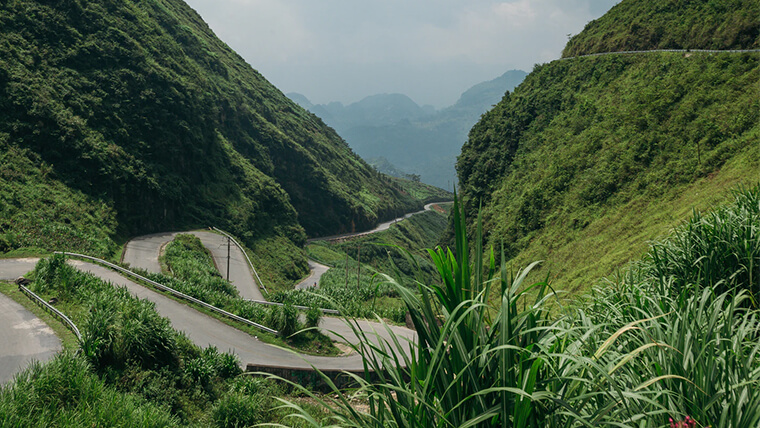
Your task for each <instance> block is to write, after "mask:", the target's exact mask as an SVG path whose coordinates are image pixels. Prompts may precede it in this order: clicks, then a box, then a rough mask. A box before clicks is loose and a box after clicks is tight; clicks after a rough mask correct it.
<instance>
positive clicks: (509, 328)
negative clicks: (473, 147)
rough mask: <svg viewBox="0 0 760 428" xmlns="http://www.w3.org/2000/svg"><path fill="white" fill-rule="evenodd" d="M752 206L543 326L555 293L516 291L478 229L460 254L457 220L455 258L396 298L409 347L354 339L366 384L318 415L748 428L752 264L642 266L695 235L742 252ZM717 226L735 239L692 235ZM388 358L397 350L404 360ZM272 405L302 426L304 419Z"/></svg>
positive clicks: (754, 362) (338, 420) (753, 363)
mask: <svg viewBox="0 0 760 428" xmlns="http://www.w3.org/2000/svg"><path fill="white" fill-rule="evenodd" d="M758 197H760V186H757V187H754V188H752V189H749V190H745V191H740V192H738V193H737V197H736V200H735V203H734V205H732V206H729V207H727V208H726V209H722V210H717V211H715V215H714V216H695V217H694V218H693V219H692V222H690V223H689V224H686V225H684V226H682V227H681V228H679V229H678V230H677V231H676V232H674V234H673V235H672V236H671V237H669V238H666V239H665V240H663V241H662V242H660V243H658V244H655V245H653V246H652V250H651V252H650V253H649V254H648V255H647V256H646V257H644V258H643V259H642V260H641V261H640V262H637V263H634V264H632V265H631V266H630V267H629V268H627V269H626V270H623V271H621V273H620V274H619V275H617V276H616V277H613V278H611V279H609V280H608V281H606V282H605V283H603V284H601V285H600V286H599V287H598V288H596V289H595V291H594V293H593V294H592V295H591V296H590V297H589V300H588V303H587V304H585V305H581V306H579V307H576V308H573V309H571V308H567V307H566V308H563V309H562V308H561V310H560V311H559V313H560V314H561V315H560V316H556V315H551V314H552V313H553V312H555V311H556V309H554V310H553V308H552V306H557V305H561V303H562V300H561V299H560V297H559V295H558V294H557V293H556V292H555V291H554V290H555V288H556V287H557V286H558V285H557V284H549V283H548V282H546V281H539V282H535V283H529V282H527V280H526V278H527V277H528V274H529V272H530V271H531V270H532V269H533V268H534V267H535V264H532V265H530V266H528V267H527V268H525V269H523V270H520V271H518V272H515V273H514V274H512V272H511V271H510V269H509V268H508V266H507V264H506V262H505V257H504V255H503V252H501V251H499V252H494V251H484V249H483V242H482V235H481V232H480V229H479V227H478V228H477V229H478V231H477V233H476V235H475V237H476V239H475V242H474V245H472V246H470V244H469V243H468V241H467V238H466V234H465V226H464V220H463V216H462V215H461V214H460V213H459V212H458V211H457V213H456V214H455V219H454V222H455V230H456V234H455V236H456V244H455V249H456V251H455V252H452V251H444V250H443V249H440V248H439V249H437V250H435V251H432V250H431V252H430V255H431V258H432V259H433V260H434V261H435V263H436V266H437V267H438V269H439V272H440V275H441V280H442V281H441V284H433V285H423V284H420V285H419V292H420V295H421V298H420V297H418V296H417V295H415V293H413V292H411V291H409V290H408V289H406V288H405V287H402V286H397V289H398V292H399V294H400V295H401V296H402V297H403V299H404V301H405V303H406V305H407V308H408V309H409V312H410V315H411V317H412V320H413V322H414V324H415V327H416V329H417V333H418V335H419V342H418V343H416V344H407V343H405V342H402V341H401V339H396V340H397V341H398V342H393V341H392V342H390V343H385V344H382V343H381V344H379V345H373V344H372V342H371V341H368V340H365V341H362V343H360V344H359V345H357V346H356V350H357V352H361V353H362V354H363V355H364V356H365V361H366V364H367V366H366V369H367V370H368V371H369V370H372V371H374V372H375V375H376V376H377V380H372V381H370V380H367V379H370V378H369V377H361V376H357V377H356V381H357V383H358V385H359V386H358V387H357V388H355V389H351V390H349V391H338V390H337V389H336V391H335V394H336V395H335V397H337V398H335V399H328V400H323V401H322V405H323V408H324V409H325V410H326V411H328V412H330V418H331V419H330V421H331V422H332V423H334V424H335V425H337V426H405V427H413V426H420V427H421V426H438V427H447V426H451V427H460V426H504V427H538V426H541V427H569V426H616V427H663V426H668V424H673V425H674V424H675V423H676V422H679V421H688V423H689V424H693V425H695V426H700V427H706V426H711V427H747V428H749V427H756V426H757V425H758V423H760V389H758V386H760V343H758V341H757V337H758V334H760V312H758V308H757V306H756V305H755V304H754V299H752V298H751V293H752V291H751V289H752V287H753V286H754V284H750V283H748V282H747V281H746V279H747V278H749V276H747V275H742V273H743V272H744V273H746V272H747V267H749V266H750V265H752V266H754V263H757V262H758V261H760V255H759V254H758V253H757V252H755V253H752V254H750V255H749V256H748V257H747V258H742V257H745V255H746V254H747V253H746V252H743V251H740V249H741V248H742V245H737V246H736V247H735V250H733V251H729V252H727V253H725V254H723V255H722V257H724V258H725V260H726V261H730V260H732V259H734V258H737V257H739V258H742V259H741V260H744V262H739V263H735V264H731V265H730V266H733V268H729V270H728V271H724V273H722V274H720V275H715V276H712V277H710V276H709V275H706V274H707V273H708V272H714V270H713V269H712V268H713V267H714V266H713V265H712V264H710V263H704V264H701V265H700V264H699V263H697V264H695V263H694V261H693V260H691V259H689V258H678V257H673V258H671V259H670V260H669V261H668V262H667V263H665V265H666V266H668V267H670V269H669V270H668V271H667V272H668V273H664V274H663V263H662V261H661V258H658V257H655V254H660V253H662V252H663V251H662V248H661V247H662V246H663V245H664V246H669V248H670V249H671V252H673V253H677V251H675V247H678V246H679V245H683V244H684V243H689V242H694V241H696V240H697V239H696V238H698V237H700V236H708V238H706V239H708V240H709V239H714V238H717V240H721V239H723V237H728V238H729V240H736V239H738V241H734V242H739V243H741V242H745V241H743V240H744V238H745V237H748V234H747V233H746V228H747V227H748V228H749V229H751V230H753V231H754V232H753V233H755V234H754V235H751V236H750V239H749V241H752V240H754V241H753V242H756V241H757V239H758V236H757V230H758V228H759V227H760V226H759V225H758V223H757V218H756V217H755V216H754V214H752V212H756V211H757V209H758V208H757V207H756V205H757V201H758ZM455 210H456V208H455ZM736 213H738V214H739V215H736V216H734V214H736ZM706 217H709V218H711V219H712V220H711V221H705V218H706ZM724 222H728V223H732V226H727V227H728V228H733V230H734V231H735V232H734V233H727V234H713V235H710V234H704V233H701V232H696V233H694V232H693V231H694V230H695V229H696V228H705V229H711V228H713V227H714V226H715V225H716V224H722V223H724ZM697 225H698V226H697ZM739 231H745V233H744V234H740V233H738V232H739ZM684 233H693V237H692V240H690V239H684V238H683V236H682V235H680V234H684ZM708 244H709V243H708ZM716 244H717V242H716ZM687 245H691V244H687ZM705 248H709V245H708V246H707V247H705ZM470 250H472V252H471V253H470ZM685 250H686V249H684V252H686V251H685ZM694 251H695V252H696V251H697V249H696V247H695V248H694ZM698 259H699V257H698ZM712 260H715V259H712ZM678 263H680V266H679V267H678V269H676V268H675V265H676V264H678ZM714 263H716V264H719V265H722V262H721V261H719V260H715V262H714ZM681 269H683V270H681ZM685 271H689V274H690V275H691V276H683V275H681V274H680V272H685ZM700 271H703V273H700ZM722 275H728V276H727V277H724V278H721V277H720V276H722ZM742 278H743V279H742ZM679 283H680V284H681V285H678V284H679ZM489 295H491V296H493V295H495V296H496V297H497V298H495V299H493V298H489V297H488V296H489ZM357 333H358V334H361V332H357ZM399 346H403V347H407V346H409V347H411V351H412V353H411V356H407V355H406V354H405V353H404V352H401V351H399V349H398V348H399ZM402 362H403V364H399V363H402ZM349 396H361V397H363V398H364V399H366V400H367V402H368V403H369V409H368V410H367V411H363V412H360V411H357V410H356V409H354V408H353V407H351V406H350V404H349V402H348V397H349ZM284 405H285V406H286V407H287V408H289V409H291V411H292V412H293V414H294V415H295V417H297V418H299V419H302V420H305V421H310V419H309V415H308V412H305V411H301V410H300V409H299V407H298V406H296V405H292V404H289V403H287V402H285V404H284ZM671 421H672V422H671ZM312 426H318V424H317V423H312Z"/></svg>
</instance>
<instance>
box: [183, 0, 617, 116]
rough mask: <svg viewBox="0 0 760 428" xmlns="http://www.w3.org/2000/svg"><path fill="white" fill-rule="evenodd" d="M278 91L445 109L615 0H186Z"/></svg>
mask: <svg viewBox="0 0 760 428" xmlns="http://www.w3.org/2000/svg"><path fill="white" fill-rule="evenodd" d="M186 1H187V3H188V4H189V5H190V6H191V7H193V8H194V9H195V10H196V11H197V12H198V13H200V14H201V16H202V17H203V19H204V20H205V21H206V22H208V23H209V25H210V26H211V28H212V29H213V30H214V32H215V33H216V34H217V36H219V37H220V38H221V39H222V40H224V41H225V42H226V43H227V44H228V45H229V46H230V47H232V48H233V49H235V50H236V51H237V52H238V53H239V54H240V55H241V56H242V57H243V58H245V59H246V61H248V63H249V64H251V65H252V66H253V67H254V68H255V69H257V70H258V71H259V72H260V73H262V74H263V75H264V77H266V78H267V79H268V80H269V81H270V82H272V83H273V84H274V85H275V86H277V87H278V88H279V89H280V90H282V91H283V92H285V93H288V92H299V93H301V94H304V95H306V97H307V98H309V99H310V100H311V101H312V102H314V103H327V102H330V101H340V102H343V103H344V104H347V103H351V102H355V101H358V100H360V99H362V98H364V97H365V96H368V95H374V94H379V93H395V92H398V93H403V94H406V95H409V96H410V97H411V98H412V99H413V100H415V101H416V102H417V103H418V104H421V105H422V104H432V105H434V106H436V107H445V106H448V105H451V104H453V103H454V102H455V101H456V100H457V98H458V97H459V95H460V94H461V93H462V92H464V91H465V90H466V89H468V88H469V87H471V86H472V85H475V84H477V83H480V82H483V81H486V80H491V79H493V78H495V77H498V76H500V75H501V74H502V73H504V72H505V71H507V70H512V69H521V70H525V71H530V70H532V68H533V65H534V64H536V63H543V62H548V61H550V60H552V59H556V58H558V57H559V56H560V53H561V51H562V48H563V47H564V45H565V42H567V35H568V34H570V33H572V34H577V33H578V32H580V31H581V30H582V29H583V27H584V26H585V25H586V23H587V22H588V21H590V20H592V19H595V18H598V17H599V16H601V15H603V14H604V13H605V12H606V11H607V10H608V9H609V8H610V7H612V6H613V5H615V4H616V3H618V2H619V0H508V1H495V0H186Z"/></svg>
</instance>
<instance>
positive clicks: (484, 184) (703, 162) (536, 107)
mask: <svg viewBox="0 0 760 428" xmlns="http://www.w3.org/2000/svg"><path fill="white" fill-rule="evenodd" d="M625 3H638V4H640V5H646V7H652V8H654V7H656V6H654V3H651V2H625ZM612 12H613V11H612V10H611V11H610V13H612ZM610 22H612V21H610ZM615 22H616V23H617V24H616V25H619V24H620V23H619V22H618V21H615ZM759 55H760V54H758V53H753V54H727V53H722V54H707V53H690V54H683V53H651V54H640V55H638V54H637V55H609V56H601V57H592V58H577V59H568V60H561V61H553V62H551V63H548V64H542V65H538V66H536V68H535V69H534V70H533V72H532V73H531V74H530V75H529V76H528V77H527V78H526V79H525V81H524V82H523V83H522V84H521V85H520V86H519V87H518V88H517V89H515V91H514V92H512V93H508V94H507V95H506V96H505V97H504V99H503V100H502V102H501V103H499V104H498V105H497V106H495V107H494V108H493V109H492V110H491V111H489V112H488V113H486V114H485V115H484V116H483V119H482V120H481V122H479V123H478V124H477V125H475V126H474V127H473V129H472V131H471V132H470V135H469V139H468V142H467V143H466V144H465V145H464V146H463V148H462V155H461V156H460V157H459V160H458V165H457V168H458V172H459V175H460V186H461V190H462V195H463V198H462V199H463V201H464V205H465V206H466V208H467V213H468V215H469V216H470V217H474V216H475V215H476V213H477V212H478V209H479V207H481V206H482V215H483V221H484V230H485V231H486V235H488V239H489V242H490V244H491V245H494V246H495V247H498V246H499V245H500V244H501V243H502V242H504V245H505V251H506V254H507V257H508V259H510V260H512V261H514V263H515V264H516V265H518V266H524V265H527V264H529V263H530V262H531V261H533V260H545V261H546V262H545V263H544V264H543V266H542V267H540V268H539V271H538V272H540V274H542V275H543V274H546V273H547V272H551V273H552V275H553V277H554V278H556V279H557V280H558V281H560V282H563V283H565V284H566V286H567V289H568V291H572V292H576V293H578V294H583V293H586V292H588V291H589V289H590V286H591V284H593V282H594V281H595V280H596V279H597V278H599V277H601V276H603V275H607V274H608V273H609V272H611V271H614V270H615V269H618V268H620V267H621V266H623V265H624V264H625V263H627V262H628V261H629V260H631V259H635V258H638V257H640V256H641V254H643V253H644V252H645V251H646V250H647V248H646V242H647V241H649V240H652V239H655V238H656V237H658V236H662V235H663V234H665V233H667V230H668V229H669V228H671V227H672V226H673V225H675V224H678V223H679V222H681V221H683V220H685V219H686V218H687V217H688V215H689V212H690V210H691V208H692V207H696V208H698V209H701V210H704V209H707V208H708V207H710V206H714V205H713V204H715V203H721V202H724V201H725V200H721V198H723V197H725V195H726V194H727V192H725V189H727V188H732V187H734V186H736V185H738V184H739V183H742V182H745V183H746V182H754V181H756V180H758V179H760V175H759V172H760V152H758V150H757V141H758V136H760V126H759V125H758V124H760V101H758V100H760V97H758V94H760V92H758V91H760V86H758V82H760V67H758V64H759V63H758V57H759Z"/></svg>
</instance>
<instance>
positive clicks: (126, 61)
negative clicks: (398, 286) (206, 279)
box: [0, 0, 421, 267]
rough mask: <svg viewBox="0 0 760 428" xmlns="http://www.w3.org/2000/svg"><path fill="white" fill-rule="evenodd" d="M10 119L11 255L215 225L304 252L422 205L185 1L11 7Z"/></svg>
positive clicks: (3, 32) (3, 244) (0, 33)
mask: <svg viewBox="0 0 760 428" xmlns="http://www.w3.org/2000/svg"><path fill="white" fill-rule="evenodd" d="M252 42H256V43H265V42H266V41H252ZM0 112H1V114H0V213H1V214H2V215H1V216H0V217H1V218H2V222H1V223H0V251H5V250H8V249H12V248H15V247H20V246H30V245H32V246H38V247H43V248H49V249H52V248H58V249H60V248H67V249H79V250H82V251H91V252H97V253H107V252H109V251H111V250H112V249H113V247H114V241H113V239H114V237H115V236H122V237H126V236H130V235H135V234H142V233H147V232H152V231H162V230H177V229H182V228H187V227H199V226H207V225H217V226H219V227H223V228H227V229H230V230H231V231H233V232H235V233H237V234H239V235H241V236H242V237H244V239H246V240H247V241H248V242H249V244H252V243H254V242H256V241H258V240H261V239H269V238H272V239H278V240H281V239H283V238H284V239H285V240H286V241H288V242H290V244H288V245H294V244H295V245H299V244H301V243H302V242H303V241H304V239H305V235H306V234H305V233H304V230H305V232H307V233H308V234H310V235H323V234H332V233H339V232H346V231H352V230H354V229H360V228H364V227H368V226H370V225H372V224H374V223H376V222H377V221H378V220H380V219H385V218H388V217H391V216H392V215H395V214H398V213H400V212H402V211H407V210H410V209H412V208H417V207H419V206H421V203H419V201H416V200H414V199H413V198H412V197H410V196H408V195H405V194H403V192H401V191H399V190H396V188H395V187H393V186H388V185H387V183H386V181H385V180H387V177H384V176H382V175H380V174H378V173H376V172H375V171H374V170H373V169H372V168H371V167H369V166H368V165H367V164H366V163H365V162H364V161H362V160H361V159H360V158H359V157H357V156H356V155H355V154H354V153H353V152H352V151H351V150H350V148H349V147H348V146H347V145H346V144H345V142H344V141H343V140H342V139H341V138H340V137H339V136H338V135H337V134H336V133H335V132H334V131H333V130H332V129H330V128H329V127H327V126H325V125H324V123H322V121H321V120H319V119H318V118H317V117H315V116H314V115H312V114H310V113H308V112H307V111H305V110H303V109H302V108H300V107H299V106H297V105H296V104H295V103H293V102H292V101H290V100H289V99H288V98H287V97H285V96H284V95H283V94H282V93H281V92H280V91H279V90H277V89H276V88H275V87H273V86H272V85H271V84H270V83H269V82H267V81H266V79H265V78H264V77H262V76H261V75H260V74H259V73H258V72H256V71H255V70H254V69H253V68H251V66H250V65H248V64H246V62H245V61H244V60H243V59H242V58H241V57H240V56H238V55H237V54H236V53H235V52H233V51H232V50H231V49H230V48H229V47H228V46H227V45H225V44H224V43H223V42H221V41H220V40H219V39H217V38H216V36H215V35H214V34H213V33H212V31H211V30H210V29H209V27H208V26H207V25H206V24H205V23H204V22H203V20H202V19H201V17H200V16H199V15H198V14H196V13H195V12H194V11H193V10H192V9H191V8H190V7H189V6H187V5H186V4H185V3H184V2H182V1H181V0H119V1H116V0H103V1H97V2H94V1H86V0H57V1H46V2H37V1H31V0H10V1H7V2H3V6H2V8H0ZM293 263H297V264H298V265H299V266H301V267H303V266H305V263H304V262H302V261H298V260H297V261H291V263H288V264H293Z"/></svg>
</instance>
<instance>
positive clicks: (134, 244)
mask: <svg viewBox="0 0 760 428" xmlns="http://www.w3.org/2000/svg"><path fill="white" fill-rule="evenodd" d="M180 233H191V234H193V235H195V236H197V237H198V238H199V239H200V240H201V242H202V243H203V245H204V246H205V247H206V248H207V249H209V251H210V252H211V255H212V256H213V258H214V263H215V264H216V267H217V269H218V270H219V272H220V273H221V275H222V276H223V277H225V278H227V248H228V246H227V244H228V241H227V237H225V236H222V235H219V234H217V233H212V232H203V231H195V232H166V233H155V234H153V235H145V236H139V237H137V238H134V239H132V240H130V241H129V242H128V243H127V247H126V249H125V250H124V260H123V261H124V262H125V263H129V265H130V266H133V267H139V268H142V269H145V270H147V271H148V272H153V273H161V266H160V265H159V263H158V256H159V253H160V252H161V248H162V247H163V246H164V245H166V244H167V243H169V242H171V241H172V240H173V239H174V237H175V236H177V235H178V234H180ZM229 251H230V252H229V254H230V272H229V279H230V282H231V283H232V284H233V285H234V286H235V288H237V289H238V291H239V292H240V297H242V298H244V299H253V300H264V296H263V295H262V294H261V290H259V286H258V285H257V284H256V281H255V280H254V279H253V273H252V272H251V269H250V267H249V266H248V261H247V260H246V258H245V255H244V254H243V252H242V251H241V250H240V249H239V248H238V247H237V245H235V244H234V243H230V245H229Z"/></svg>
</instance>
